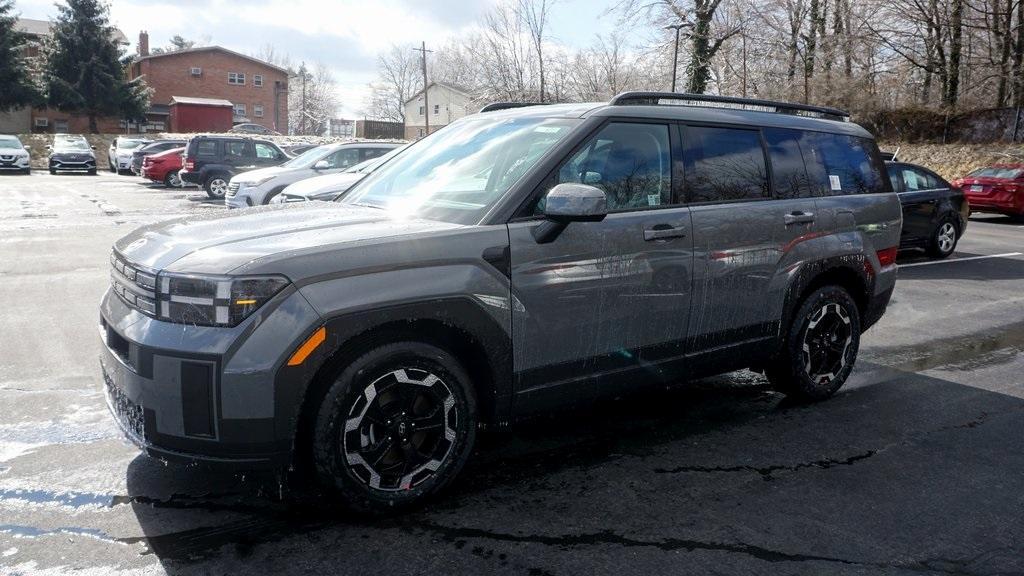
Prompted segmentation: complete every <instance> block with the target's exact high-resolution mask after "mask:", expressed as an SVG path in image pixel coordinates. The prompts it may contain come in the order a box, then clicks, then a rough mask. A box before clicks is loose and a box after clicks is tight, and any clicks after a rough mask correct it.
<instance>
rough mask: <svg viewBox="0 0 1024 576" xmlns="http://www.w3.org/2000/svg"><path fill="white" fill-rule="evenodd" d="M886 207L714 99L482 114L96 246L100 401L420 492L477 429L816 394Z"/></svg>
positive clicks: (396, 492)
mask: <svg viewBox="0 0 1024 576" xmlns="http://www.w3.org/2000/svg"><path fill="white" fill-rule="evenodd" d="M900 226H901V211H900V202H899V199H898V198H897V197H896V195H895V194H894V193H892V191H891V188H890V184H889V179H888V178H887V177H886V176H885V167H884V165H883V163H882V160H881V158H880V156H879V152H878V149H877V147H876V145H875V141H874V140H873V139H872V137H871V135H870V134H868V133H867V132H866V131H865V130H863V129H862V128H860V127H859V126H857V125H855V124H852V123H850V122H849V119H848V117H847V115H846V113H844V112H842V111H839V110H834V109H829V108H818V107H811V106H802V105H791V104H782V103H776V102H768V101H754V100H740V99H732V98H723V97H709V96H690V95H680V94H662V93H626V94H622V95H619V96H617V97H616V98H614V99H613V100H612V101H611V102H610V103H601V104H561V105H547V106H530V107H521V106H516V105H512V104H499V105H491V106H487V107H485V108H484V110H482V111H481V113H480V114H476V115H473V116H469V117H466V118H463V119H461V120H459V121H457V122H454V123H452V124H450V125H449V126H447V127H445V128H444V129H442V130H440V131H438V132H436V133H434V134H431V135H430V136H428V137H427V138H424V139H423V140H421V141H420V142H418V143H416V144H413V145H412V146H410V147H409V148H408V149H406V150H405V151H403V152H401V153H400V154H399V155H397V156H396V157H395V158H394V159H393V160H392V161H390V162H388V163H387V164H386V165H385V166H384V167H382V168H381V169H380V170H378V171H376V172H374V173H373V174H371V175H370V176H368V177H367V178H366V179H364V180H363V181H361V182H360V183H359V184H358V185H356V186H355V187H354V188H353V189H352V190H351V191H350V192H349V193H348V194H346V195H345V196H344V197H343V198H342V199H341V200H340V201H337V202H306V203H298V204H283V205H276V206H262V207H257V208H254V209H252V210H244V211H239V212H232V213H225V214H217V215H211V216H203V217H196V216H188V217H184V218H180V219H177V220H173V221H170V222H165V223H162V224H156V225H151V226H146V227H143V228H140V229H138V230H136V231H135V232H132V233H131V234H129V235H128V236H126V237H124V238H122V239H121V240H119V241H118V242H117V243H116V244H115V246H114V250H113V253H112V254H111V266H112V272H111V277H112V284H111V287H110V289H109V290H108V291H107V293H106V295H105V296H104V298H103V301H102V304H101V334H102V337H103V339H104V342H105V346H104V347H103V350H104V352H103V355H102V359H101V363H102V372H103V376H104V380H105V383H106V386H105V388H106V394H107V398H108V403H109V405H110V408H111V410H112V412H113V414H114V416H115V417H116V419H117V421H118V422H119V423H120V425H121V427H122V428H123V430H124V431H125V433H126V434H127V436H128V437H129V438H130V439H131V440H133V441H134V442H136V443H137V444H138V445H139V446H141V447H142V448H143V449H144V450H145V452H146V453H148V454H150V455H153V456H156V457H160V458H164V459H176V460H183V461H189V462H191V461H205V462H210V463H218V464H230V465H235V466H242V467H287V466H292V465H295V466H297V467H300V468H303V469H306V470H310V471H312V472H314V473H315V476H316V477H317V478H318V479H319V480H320V481H321V482H322V483H323V485H325V486H327V487H329V488H330V489H332V490H333V492H335V493H336V494H337V495H338V496H339V497H340V499H341V501H343V502H344V503H346V504H347V505H349V506H351V507H353V508H356V509H360V510H369V511H378V510H393V509H397V508H403V507H406V506H409V505H412V504H415V503H418V502H420V501H422V500H423V499H424V498H426V497H429V496H431V495H433V494H435V493H437V491H439V490H440V489H441V488H443V487H444V486H445V485H446V484H448V483H449V482H450V481H451V480H452V478H453V477H454V476H455V475H456V474H457V473H458V471H459V470H460V469H461V468H462V466H463V464H464V463H465V462H466V460H467V458H468V457H469V455H470V453H471V451H472V448H473V444H474V440H475V438H476V434H477V431H478V430H480V429H483V428H485V427H504V426H507V425H509V423H510V422H513V421H514V420H516V419H518V418H521V417H523V416H526V415H529V414H536V413H538V412H543V411H547V410H551V409H553V408H555V407H556V406H560V405H565V404H568V403H574V402H580V401H584V400H587V399H590V398H593V397H596V396H603V395H609V394H617V393H621V392H623V391H630V390H635V389H639V388H641V387H644V386H663V385H665V384H666V383H672V382H679V381H683V380H686V379H692V378H696V377H700V376H704V375H708V374H714V373H722V372H728V371H732V370H738V369H744V368H751V369H754V370H757V371H763V372H764V373H765V374H766V375H767V377H768V379H769V380H770V381H771V382H772V384H774V385H775V386H776V387H777V388H778V389H779V390H780V391H782V392H784V393H785V394H788V395H790V396H792V397H794V398H796V399H799V400H804V401H813V400H821V399H824V398H826V397H828V396H830V395H832V394H833V393H835V392H836V390H838V389H839V387H840V386H842V385H843V383H844V381H845V380H846V379H847V377H848V376H849V374H850V371H851V370H852V369H853V364H854V360H855V358H856V355H857V349H858V345H859V341H860V336H861V333H862V332H863V331H864V330H866V329H867V328H868V327H870V326H871V325H872V324H874V323H875V322H876V321H877V320H878V319H879V317H881V315H882V314H883V312H884V311H885V308H886V305H887V303H888V301H889V297H890V295H891V294H892V290H893V286H894V283H895V280H896V265H895V255H896V248H897V245H898V244H899V239H900Z"/></svg>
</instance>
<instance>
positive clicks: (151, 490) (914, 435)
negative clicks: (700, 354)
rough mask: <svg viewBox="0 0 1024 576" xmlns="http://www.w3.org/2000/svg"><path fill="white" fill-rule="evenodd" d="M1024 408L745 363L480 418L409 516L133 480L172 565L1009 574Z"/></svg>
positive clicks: (903, 383) (175, 474) (905, 382)
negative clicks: (617, 394) (788, 396)
mask: <svg viewBox="0 0 1024 576" xmlns="http://www.w3.org/2000/svg"><path fill="white" fill-rule="evenodd" d="M889 372H892V371H889ZM893 374H894V375H893ZM1022 425H1024V400H1021V399H1017V398H1013V397H1010V396H1006V395H1002V394H997V393H992V392H987V391H984V390H979V389H976V388H972V387H966V386H961V385H958V384H954V383H952V382H946V381H943V380H938V379H934V378H928V377H923V376H918V375H913V374H907V373H899V372H892V374H889V375H887V376H885V377H884V378H881V379H878V380H877V381H873V382H869V383H866V384H863V385H855V386H853V387H852V388H851V389H850V390H848V391H845V392H843V393H841V394H839V395H838V396H836V397H835V398H833V399H832V400H830V401H828V402H824V403H820V404H815V405H810V406H808V405H797V404H792V403H788V402H787V401H785V400H784V399H783V398H782V397H781V396H780V395H777V394H774V393H772V392H770V391H769V390H768V389H767V387H766V386H765V384H764V382H763V380H761V379H760V378H759V377H756V376H753V375H749V374H746V375H740V376H739V377H738V378H737V377H736V376H735V375H734V376H726V377H719V378H715V379H709V380H704V381H700V382H697V383H693V384H690V385H687V386H685V387H678V388H674V389H670V390H659V391H652V392H646V393H642V394H637V395H634V396H631V397H629V398H624V399H619V400H610V401H605V402H597V403H593V404H588V405H586V406H581V407H578V408H576V409H574V410H571V411H563V412H559V413H557V414H553V415H551V416H549V417H546V418H542V419H537V420H534V421H531V422H527V423H524V424H521V425H518V426H517V427H515V429H514V430H513V431H511V432H508V433H503V434H498V435H494V434H492V435H488V436H486V437H484V438H483V439H482V442H481V444H480V446H479V447H478V450H477V452H476V454H475V455H474V458H473V459H471V461H470V464H469V465H468V466H467V468H466V469H465V470H464V471H463V474H462V475H461V476H460V478H459V480H458V481H457V482H456V483H455V485H454V486H453V487H452V488H451V489H450V490H449V491H448V492H447V493H446V494H445V495H444V496H443V497H442V498H441V499H439V500H438V501H435V502H433V503H432V504H430V505H429V506H428V507H426V508H424V509H422V510H419V511H414V512H411V513H408V514H406V515H404V516H397V517H391V518H384V519H378V520H367V519H362V518H357V517H354V516H352V515H351V514H347V513H345V512H343V511H340V510H338V509H336V508H334V507H331V506H328V505H326V504H325V502H327V500H325V499H319V500H314V505H313V506H309V505H305V506H296V505H294V504H289V503H288V502H287V501H288V498H287V496H288V493H287V491H285V489H284V488H279V485H278V483H277V482H276V480H275V479H274V478H273V477H269V476H263V477H260V476H246V477H243V476H238V475H231V474H216V473H211V472H209V471H206V470H202V469H199V468H188V467H181V466H164V465H163V464H161V463H158V462H155V461H153V460H150V459H148V458H145V457H139V458H137V459H136V460H134V461H133V462H132V463H131V465H130V466H129V469H128V489H129V494H130V496H131V502H132V506H133V510H134V512H135V515H136V517H137V518H138V521H139V524H140V526H141V527H142V530H143V533H144V534H145V544H146V545H147V547H148V551H149V552H150V553H152V554H155V555H156V556H157V557H158V558H159V559H160V561H161V563H162V564H163V568H164V569H165V570H166V571H167V572H168V573H170V574H185V573H194V572H196V571H197V570H199V571H208V572H216V573H222V572H231V571H238V570H243V571H244V570H245V569H246V568H248V569H251V568H252V567H253V566H260V570H262V571H268V572H270V573H276V572H281V573H289V572H309V571H314V572H322V571H324V570H334V569H336V568H332V567H337V566H343V565H347V566H352V567H359V573H360V574H378V573H379V574H385V573H386V574H394V573H396V572H402V573H405V572H408V570H409V565H408V564H407V562H409V557H408V556H407V555H408V554H411V553H413V551H417V550H419V551H423V550H429V551H430V554H431V556H442V557H443V558H444V566H445V570H446V571H448V572H459V571H469V570H475V571H478V572H479V571H485V572H487V571H491V570H490V569H488V568H487V567H488V566H489V567H490V568H493V569H495V570H496V571H504V572H510V573H514V572H520V573H526V572H529V571H530V570H534V569H537V570H539V569H540V567H544V566H547V567H550V566H551V565H552V564H551V562H554V560H553V558H554V556H552V557H546V556H545V555H546V554H553V553H556V554H555V556H565V557H571V558H572V559H573V565H574V566H576V569H574V571H576V572H584V571H585V572H594V571H595V570H598V569H603V570H604V571H606V572H607V571H610V572H620V571H621V570H627V571H628V570H630V568H629V566H632V565H633V564H632V562H634V560H635V558H634V557H635V556H636V557H648V560H649V559H650V558H649V556H650V555H651V554H661V556H659V558H661V560H660V562H668V563H669V564H665V565H663V566H662V570H664V569H665V568H666V567H667V566H668V565H673V564H674V565H675V567H676V568H677V569H680V568H684V567H685V566H687V564H686V561H687V560H686V559H687V558H692V557H693V556H692V555H691V554H684V553H683V552H686V553H693V552H698V553H700V552H702V551H703V552H708V553H711V552H717V553H722V552H731V554H730V555H725V556H719V557H716V564H715V565H716V566H718V567H719V568H720V569H721V570H724V572H723V573H736V572H748V571H749V570H750V569H751V563H752V562H753V563H754V566H760V569H761V570H764V569H765V566H766V565H765V564H759V563H760V562H777V561H799V560H800V559H804V560H814V561H821V562H826V563H834V567H835V568H837V569H839V568H843V569H847V568H850V567H851V566H852V567H855V568H858V569H859V570H862V571H863V570H868V571H869V572H871V571H874V572H877V571H880V570H884V569H889V568H906V569H910V570H923V571H928V570H930V569H931V568H933V567H934V566H936V565H942V566H949V567H954V568H963V569H965V570H966V571H970V572H975V571H979V572H991V571H999V570H1004V571H1005V570H1008V569H1009V568H1014V569H1020V568H1022V567H1024V557H1022V556H1021V554H1020V551H1021V546H1022V545H1021V544H1020V543H1021V542H1024V519H1022V517H1021V515H1020V514H1018V513H1017V512H1016V507H1015V506H1016V505H1015V504H1014V503H1016V502H1018V501H1019V494H1018V491H1017V489H1016V486H1015V483H1013V482H1009V483H1007V482H1004V481H1000V480H999V478H1003V479H1005V478H1019V477H1020V476H1021V475H1022V474H1024V454H1022V453H1021V452H1020V450H1019V449H1018V442H1017V440H1016V438H1017V436H1018V435H1017V434H1015V433H1014V431H1015V430H1016V431H1019V430H1020V429H1021V427H1022ZM282 496H284V498H282ZM852 534H856V535H857V537H856V538H850V537H849V535H852ZM467 544H469V545H467ZM625 549H629V550H630V551H631V553H625ZM966 551H970V554H967V552H966ZM979 552H980V553H981V554H979ZM481 562H483V564H481ZM680 562H682V563H683V564H682V565H680V564H679V563H680ZM942 563H946V564H942ZM770 565H771V564H767V566H770ZM563 567H564V566H563ZM498 568H502V570H497V569H498ZM968 568H969V570H967V569H968ZM826 571H828V570H826ZM547 572H549V571H548V570H546V569H545V571H540V572H538V571H535V572H533V573H547ZM833 573H838V572H836V571H833Z"/></svg>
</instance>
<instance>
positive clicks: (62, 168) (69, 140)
mask: <svg viewBox="0 0 1024 576" xmlns="http://www.w3.org/2000/svg"><path fill="white" fill-rule="evenodd" d="M48 148H50V156H49V159H48V162H47V163H48V165H49V168H50V174H56V173H57V172H86V173H88V174H89V175H91V176H93V175H95V174H96V152H95V150H96V147H95V146H91V145H90V144H89V142H88V141H86V139H85V138H84V137H82V136H62V137H58V138H54V139H53V146H48Z"/></svg>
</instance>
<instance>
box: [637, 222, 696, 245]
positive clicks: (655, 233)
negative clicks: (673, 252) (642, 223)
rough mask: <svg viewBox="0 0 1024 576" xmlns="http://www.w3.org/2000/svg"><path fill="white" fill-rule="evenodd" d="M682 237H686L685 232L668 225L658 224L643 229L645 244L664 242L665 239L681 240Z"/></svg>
mask: <svg viewBox="0 0 1024 576" xmlns="http://www.w3.org/2000/svg"><path fill="white" fill-rule="evenodd" d="M683 236H686V231H685V230H683V229H682V228H675V227H673V226H670V225H668V224H658V225H656V226H653V227H651V228H644V240H645V241H647V242H651V241H654V240H665V239H667V238H682V237H683Z"/></svg>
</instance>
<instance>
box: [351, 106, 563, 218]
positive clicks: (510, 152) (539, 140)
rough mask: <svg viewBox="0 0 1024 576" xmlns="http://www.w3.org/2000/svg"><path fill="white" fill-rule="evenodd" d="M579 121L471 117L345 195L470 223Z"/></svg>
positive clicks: (432, 137)
mask: <svg viewBox="0 0 1024 576" xmlns="http://www.w3.org/2000/svg"><path fill="white" fill-rule="evenodd" d="M578 122H579V121H578V120H571V119H565V118H557V119H556V118H534V117H528V118H510V119H506V120H495V119H493V118H487V117H482V118H476V117H473V118H467V119H464V120H460V121H458V122H456V123H454V124H451V125H449V126H448V127H446V128H443V129H441V130H439V131H437V132H435V133H434V134H431V135H430V136H428V137H427V138H426V139H424V140H423V141H422V142H420V143H419V144H417V145H416V146H415V150H414V152H411V153H409V154H402V155H401V156H399V157H398V158H396V159H395V161H394V162H388V163H387V164H385V165H384V166H383V167H381V169H380V170H377V171H375V172H374V173H373V174H372V175H370V176H368V177H367V178H366V179H365V180H363V181H362V182H360V183H359V184H358V185H357V187H356V188H354V189H353V190H352V191H351V192H350V193H349V194H346V195H345V197H344V198H343V199H342V200H341V202H342V203H345V204H358V205H364V206H372V207H376V208H383V209H386V210H390V211H392V212H393V213H396V214H398V215H400V216H418V217H422V218H429V219H435V220H442V221H447V222H456V223H463V224H469V223H473V222H475V221H478V220H479V219H480V217H482V216H483V215H484V213H485V212H486V211H487V210H488V209H489V208H491V207H492V206H493V205H494V204H495V203H496V202H497V201H498V200H499V199H500V198H501V197H502V196H503V195H504V194H505V192H507V191H508V189H509V188H511V187H512V185H513V184H515V183H516V182H517V181H518V180H519V178H520V177H521V176H523V175H524V174H526V172H528V171H529V170H530V169H531V168H533V166H534V165H535V164H536V163H537V161H538V160H540V158H541V157H542V156H543V155H544V153H545V152H547V151H548V150H550V149H551V147H552V146H554V145H555V143H557V142H558V141H560V140H561V139H563V138H564V137H565V135H566V134H568V133H569V132H570V130H571V128H572V127H573V126H575V125H576V124H577V123H578Z"/></svg>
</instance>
